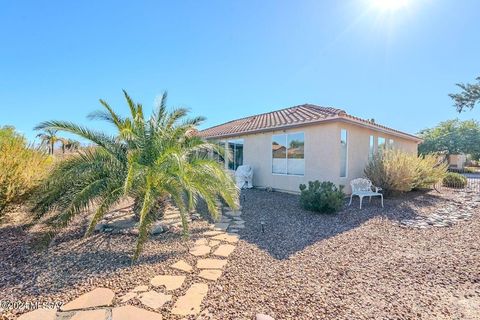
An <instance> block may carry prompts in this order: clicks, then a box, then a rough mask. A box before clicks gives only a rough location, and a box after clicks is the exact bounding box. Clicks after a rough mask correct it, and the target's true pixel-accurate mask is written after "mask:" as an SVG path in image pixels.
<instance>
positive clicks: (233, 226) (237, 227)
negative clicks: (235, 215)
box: [230, 224, 245, 229]
mask: <svg viewBox="0 0 480 320" xmlns="http://www.w3.org/2000/svg"><path fill="white" fill-rule="evenodd" d="M230 227H231V228H236V229H245V226H244V225H243V224H232V225H230Z"/></svg>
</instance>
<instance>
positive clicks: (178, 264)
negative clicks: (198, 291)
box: [170, 260, 193, 272]
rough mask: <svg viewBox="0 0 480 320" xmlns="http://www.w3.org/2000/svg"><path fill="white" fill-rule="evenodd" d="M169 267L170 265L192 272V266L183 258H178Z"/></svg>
mask: <svg viewBox="0 0 480 320" xmlns="http://www.w3.org/2000/svg"><path fill="white" fill-rule="evenodd" d="M170 267H172V268H173V269H177V270H180V271H184V272H193V268H192V266H191V265H189V264H188V263H187V262H185V261H184V260H179V261H177V262H175V263H174V264H172V265H171V266H170Z"/></svg>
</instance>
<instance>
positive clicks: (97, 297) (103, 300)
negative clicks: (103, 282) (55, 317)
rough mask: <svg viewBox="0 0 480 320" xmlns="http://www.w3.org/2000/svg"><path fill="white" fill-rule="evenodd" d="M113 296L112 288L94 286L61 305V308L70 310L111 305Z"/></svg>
mask: <svg viewBox="0 0 480 320" xmlns="http://www.w3.org/2000/svg"><path fill="white" fill-rule="evenodd" d="M114 298H115V293H114V292H113V291H112V290H110V289H107V288H96V289H94V290H92V291H90V292H87V293H85V294H83V295H81V296H80V297H78V298H77V299H75V300H73V301H71V302H69V303H67V304H66V305H64V306H62V308H61V310H62V311H72V310H79V309H88V308H95V307H106V306H111V305H112V304H113V299H114Z"/></svg>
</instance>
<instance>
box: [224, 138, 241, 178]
mask: <svg viewBox="0 0 480 320" xmlns="http://www.w3.org/2000/svg"><path fill="white" fill-rule="evenodd" d="M240 141H241V144H242V146H243V147H245V139H242V138H239V139H231V140H225V150H227V151H230V149H229V145H228V144H229V143H234V144H240V143H239V142H240ZM236 152H237V150H236V149H233V154H232V161H233V167H235V159H236ZM243 155H245V149H244V153H243ZM243 155H242V158H244V156H243ZM229 164H230V163H229V160H228V159H226V160H225V169H227V170H230V171H236V170H234V169H230V168H229ZM242 165H243V159H242Z"/></svg>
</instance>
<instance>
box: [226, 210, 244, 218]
mask: <svg viewBox="0 0 480 320" xmlns="http://www.w3.org/2000/svg"><path fill="white" fill-rule="evenodd" d="M225 215H227V216H230V217H239V216H241V215H242V212H241V211H228V212H225Z"/></svg>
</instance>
